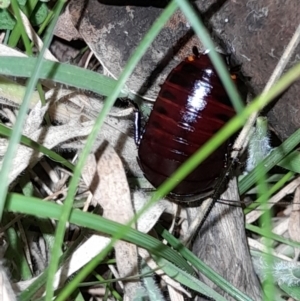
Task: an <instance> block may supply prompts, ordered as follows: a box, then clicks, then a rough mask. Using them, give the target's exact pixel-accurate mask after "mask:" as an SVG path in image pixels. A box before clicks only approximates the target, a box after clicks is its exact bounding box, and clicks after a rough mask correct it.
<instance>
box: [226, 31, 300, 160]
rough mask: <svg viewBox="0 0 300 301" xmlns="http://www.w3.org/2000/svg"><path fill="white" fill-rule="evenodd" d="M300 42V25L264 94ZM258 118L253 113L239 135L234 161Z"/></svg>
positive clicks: (233, 155)
mask: <svg viewBox="0 0 300 301" xmlns="http://www.w3.org/2000/svg"><path fill="white" fill-rule="evenodd" d="M299 41H300V25H299V26H298V28H297V29H296V31H295V33H294V35H293V37H292V38H291V40H290V42H289V44H288V46H287V47H286V49H285V51H284V53H283V54H282V56H281V58H280V60H279V62H278V64H277V66H276V67H275V69H274V71H273V73H272V75H271V77H270V79H269V81H268V83H267V84H266V86H265V88H264V90H263V92H262V94H265V93H267V92H268V91H269V90H270V88H271V87H272V86H273V85H274V84H275V82H276V81H277V80H278V79H279V77H280V76H281V74H282V73H283V71H284V69H285V67H286V65H287V63H288V62H289V60H290V58H291V56H292V54H293V52H294V50H295V49H296V47H297V46H298V44H299ZM257 116H258V112H257V113H253V114H252V115H250V117H249V119H248V121H247V122H246V124H245V126H244V127H243V129H242V131H241V133H240V134H239V136H238V138H237V139H236V141H235V143H234V145H233V151H232V154H231V157H232V159H233V160H235V159H236V158H237V157H238V155H239V150H240V149H244V148H246V145H245V144H246V143H245V142H246V140H247V137H248V136H249V133H250V131H251V128H252V127H253V125H254V123H255V121H256V118H257Z"/></svg>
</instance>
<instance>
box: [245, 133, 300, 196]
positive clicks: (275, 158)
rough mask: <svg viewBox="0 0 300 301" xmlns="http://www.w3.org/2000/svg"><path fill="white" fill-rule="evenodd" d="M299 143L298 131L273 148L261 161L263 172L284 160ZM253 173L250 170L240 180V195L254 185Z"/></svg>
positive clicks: (299, 135)
mask: <svg viewBox="0 0 300 301" xmlns="http://www.w3.org/2000/svg"><path fill="white" fill-rule="evenodd" d="M299 143H300V129H299V130H297V131H296V132H295V133H293V134H292V135H291V136H290V137H289V138H288V139H287V140H285V141H284V142H283V143H282V144H281V145H280V146H279V147H276V148H274V149H273V150H272V152H271V153H270V154H269V155H268V156H267V157H266V158H265V159H264V160H263V161H262V164H263V166H264V168H265V171H266V172H268V171H269V170H270V169H271V168H272V167H274V166H275V165H276V164H278V163H279V162H280V161H282V160H283V158H285V157H286V156H287V155H288V154H289V153H290V152H291V151H292V150H293V149H294V148H295V147H296V146H297V145H298V144H299ZM293 156H294V155H293ZM283 162H285V161H283ZM285 163H286V162H285ZM255 172H256V171H255V169H254V170H252V171H251V172H249V174H248V175H247V176H246V177H244V178H243V179H242V180H241V182H240V183H239V191H240V194H244V193H245V192H246V191H247V190H248V189H249V188H250V187H251V186H252V185H253V184H254V183H255Z"/></svg>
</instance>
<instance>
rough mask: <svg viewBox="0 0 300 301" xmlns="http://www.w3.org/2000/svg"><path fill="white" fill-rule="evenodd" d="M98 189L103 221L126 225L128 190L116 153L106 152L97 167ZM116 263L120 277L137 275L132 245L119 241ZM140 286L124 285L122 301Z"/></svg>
mask: <svg viewBox="0 0 300 301" xmlns="http://www.w3.org/2000/svg"><path fill="white" fill-rule="evenodd" d="M97 171H98V175H99V186H98V187H97V188H96V190H95V195H97V201H98V202H99V204H100V205H101V206H102V208H103V209H104V214H103V215H104V217H105V218H108V219H111V220H113V221H116V222H119V223H123V224H126V223H128V222H129V221H130V220H131V219H132V218H133V216H134V211H133V208H132V203H131V196H130V190H129V186H128V183H127V178H126V174H125V171H124V168H123V165H122V162H121V160H120V158H119V156H118V155H117V153H116V152H115V150H114V149H113V148H112V147H110V146H108V147H106V148H105V150H104V151H103V153H102V154H101V157H100V159H99V161H98V164H97ZM115 252H116V261H117V266H118V271H119V274H120V277H122V278H124V277H132V276H136V275H137V274H138V251H137V247H136V246H135V245H133V244H130V243H127V242H123V241H118V242H117V243H116V245H115ZM140 286H141V284H140V283H139V282H138V281H130V282H126V281H125V282H124V293H125V294H124V295H125V296H124V300H126V299H128V300H133V299H134V297H135V293H136V291H137V290H138V289H139V287H140Z"/></svg>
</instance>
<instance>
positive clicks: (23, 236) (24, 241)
mask: <svg viewBox="0 0 300 301" xmlns="http://www.w3.org/2000/svg"><path fill="white" fill-rule="evenodd" d="M17 224H18V228H19V232H20V236H21V241H22V244H23V249H24V253H25V257H26V260H27V263H28V266H29V267H30V271H31V273H32V274H33V264H32V261H31V256H30V248H29V245H28V241H27V237H26V234H25V231H24V228H23V225H22V223H21V221H20V220H18V221H17Z"/></svg>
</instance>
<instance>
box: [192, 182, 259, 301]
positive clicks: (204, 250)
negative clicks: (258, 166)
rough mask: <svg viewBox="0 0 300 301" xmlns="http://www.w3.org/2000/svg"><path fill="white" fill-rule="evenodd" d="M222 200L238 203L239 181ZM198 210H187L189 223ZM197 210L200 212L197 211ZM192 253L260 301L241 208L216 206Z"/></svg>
mask: <svg viewBox="0 0 300 301" xmlns="http://www.w3.org/2000/svg"><path fill="white" fill-rule="evenodd" d="M221 199H222V200H239V195H238V190H237V185H236V179H232V180H231V181H230V182H229V185H228V189H227V191H225V192H224V193H223V194H222V196H221ZM194 209H195V208H188V216H189V219H190V220H191V219H193V212H194V211H195V210H194ZM196 210H201V207H200V208H196ZM192 251H193V253H194V254H195V255H196V256H197V257H198V258H200V259H201V260H203V261H204V262H205V263H206V264H207V265H208V266H209V267H211V268H212V269H213V270H214V271H216V272H217V273H218V274H219V275H221V276H222V277H223V278H225V279H226V280H227V281H228V282H230V283H231V284H232V285H233V286H235V287H236V288H238V289H239V290H240V291H242V292H244V293H245V294H246V295H248V296H249V297H250V298H252V299H253V300H256V301H258V300H261V299H262V296H261V290H260V284H259V281H258V278H257V276H256V274H255V272H254V269H253V265H252V261H251V256H250V252H249V248H248V245H247V237H246V233H245V223H244V214H243V211H242V208H241V207H240V206H235V205H232V204H231V205H228V204H224V203H221V202H216V203H215V204H214V206H213V208H212V210H211V212H210V213H209V215H208V217H207V219H206V220H205V222H204V224H203V226H202V227H201V229H200V231H199V232H198V233H197V236H196V237H195V238H194V242H193V247H192ZM199 278H200V280H202V281H203V282H205V283H206V284H208V285H209V286H210V287H212V288H213V289H215V290H216V291H217V292H218V293H220V294H222V295H223V296H224V297H225V298H226V299H227V300H235V299H233V298H232V297H231V296H230V295H228V294H227V293H225V292H224V291H222V290H221V289H220V288H219V287H218V286H216V285H215V284H214V283H212V282H211V281H210V280H208V279H207V278H206V277H204V276H203V275H201V273H199ZM197 300H202V299H201V298H200V297H198V299H197Z"/></svg>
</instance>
